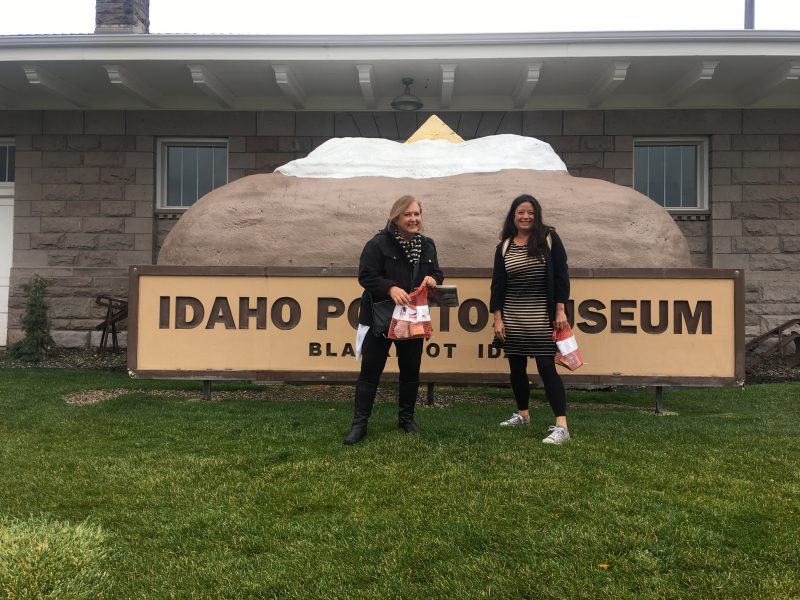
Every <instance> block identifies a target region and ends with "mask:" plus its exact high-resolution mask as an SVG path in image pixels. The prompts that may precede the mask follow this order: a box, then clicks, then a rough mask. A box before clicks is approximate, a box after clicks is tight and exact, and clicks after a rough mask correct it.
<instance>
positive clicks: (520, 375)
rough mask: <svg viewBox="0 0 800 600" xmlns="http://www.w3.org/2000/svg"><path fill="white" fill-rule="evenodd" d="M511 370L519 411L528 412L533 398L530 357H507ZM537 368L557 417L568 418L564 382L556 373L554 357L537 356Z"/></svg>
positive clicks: (512, 386) (512, 387)
mask: <svg viewBox="0 0 800 600" xmlns="http://www.w3.org/2000/svg"><path fill="white" fill-rule="evenodd" d="M506 358H507V359H508V366H509V367H510V369H511V389H513V390H514V399H515V400H516V401H517V410H528V401H529V400H530V397H531V384H530V382H529V381H528V357H527V356H516V355H515V356H506ZM534 358H536V368H537V369H538V371H539V377H541V378H542V383H543V384H544V394H545V396H547V401H548V402H549V403H550V408H552V409H553V413H554V414H555V415H556V416H557V417H566V416H567V396H566V393H565V392H564V382H563V381H561V375H559V374H558V371H556V365H555V362H554V361H553V357H552V356H536V357H534Z"/></svg>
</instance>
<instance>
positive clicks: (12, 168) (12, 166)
mask: <svg viewBox="0 0 800 600" xmlns="http://www.w3.org/2000/svg"><path fill="white" fill-rule="evenodd" d="M16 160H17V151H16V149H15V148H14V146H9V147H8V181H14V175H15V174H16V169H17V165H16Z"/></svg>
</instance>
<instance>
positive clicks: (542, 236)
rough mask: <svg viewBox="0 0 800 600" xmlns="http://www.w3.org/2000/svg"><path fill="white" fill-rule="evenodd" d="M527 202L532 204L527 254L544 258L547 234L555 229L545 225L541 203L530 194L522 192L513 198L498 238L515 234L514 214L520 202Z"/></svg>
mask: <svg viewBox="0 0 800 600" xmlns="http://www.w3.org/2000/svg"><path fill="white" fill-rule="evenodd" d="M526 202H529V203H530V204H531V205H532V206H533V231H532V232H531V237H530V238H529V239H528V256H535V257H536V258H538V259H539V260H543V259H544V255H545V251H546V250H547V234H548V233H550V232H551V231H555V228H554V227H550V226H549V225H545V224H544V222H543V220H542V205H541V204H539V201H538V200H537V199H536V198H534V197H533V196H531V195H530V194H522V195H521V196H517V197H516V198H514V201H513V202H512V203H511V208H509V209H508V214H507V215H506V220H505V222H504V223H503V230H502V232H501V233H500V240H508V239H513V238H514V236H516V235H517V233H518V231H517V226H516V225H514V214H515V213H516V212H517V209H518V208H519V205H520V204H525V203H526Z"/></svg>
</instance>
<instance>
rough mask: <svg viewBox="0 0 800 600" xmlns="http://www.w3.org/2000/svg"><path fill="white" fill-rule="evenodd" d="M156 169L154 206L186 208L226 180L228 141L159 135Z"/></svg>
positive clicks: (226, 181) (223, 183)
mask: <svg viewBox="0 0 800 600" xmlns="http://www.w3.org/2000/svg"><path fill="white" fill-rule="evenodd" d="M158 169H159V172H158V182H159V183H158V190H157V196H158V208H175V209H186V208H189V207H190V206H191V205H192V204H194V203H195V202H197V200H198V199H199V198H202V197H203V196H205V195H206V194H207V193H208V192H210V191H211V190H213V189H216V188H218V187H220V186H221V185H225V184H226V183H228V141H227V140H213V139H195V140H192V139H162V140H160V141H159V144H158Z"/></svg>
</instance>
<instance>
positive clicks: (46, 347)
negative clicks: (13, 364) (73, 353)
mask: <svg viewBox="0 0 800 600" xmlns="http://www.w3.org/2000/svg"><path fill="white" fill-rule="evenodd" d="M51 283H52V281H51V280H50V279H45V278H44V277H42V276H40V275H34V276H33V277H31V279H30V281H28V283H25V284H23V286H22V289H23V290H25V296H26V297H27V302H26V304H25V315H24V316H23V317H22V329H24V330H25V337H24V338H23V339H22V340H20V341H19V342H17V343H16V344H12V345H11V346H10V347H9V349H8V354H9V356H10V357H11V358H14V359H17V360H23V361H26V362H39V361H41V360H42V359H43V358H45V357H46V356H47V355H48V353H49V352H50V351H51V350H52V348H53V346H55V342H54V341H53V338H52V337H50V317H48V316H47V303H46V302H45V301H44V297H45V295H46V293H47V288H48V287H50V284H51Z"/></svg>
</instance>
